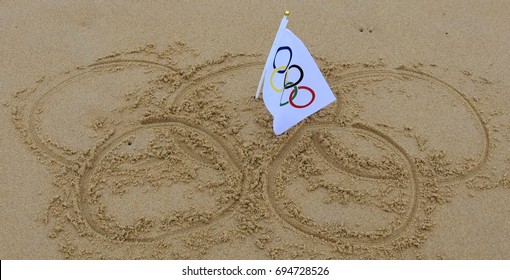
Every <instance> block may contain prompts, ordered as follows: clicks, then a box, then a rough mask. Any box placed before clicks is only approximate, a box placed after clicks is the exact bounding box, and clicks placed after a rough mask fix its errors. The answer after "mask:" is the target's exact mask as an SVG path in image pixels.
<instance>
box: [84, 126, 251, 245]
mask: <svg viewBox="0 0 510 280" xmlns="http://www.w3.org/2000/svg"><path fill="white" fill-rule="evenodd" d="M148 135H149V137H148ZM90 166H91V167H90V168H87V169H86V170H85V172H84V174H83V175H82V177H81V180H80V199H79V202H80V203H79V204H80V205H79V207H80V208H81V210H82V212H83V214H84V217H85V219H86V220H87V222H88V224H89V225H90V226H91V228H92V229H93V230H95V231H96V232H98V233H100V234H102V235H104V236H107V237H109V238H110V239H117V240H118V239H122V240H126V241H152V240H156V239H160V238H162V237H165V236H168V235H170V234H176V233H182V232H185V231H189V230H192V229H195V228H197V227H200V226H204V225H211V224H213V223H214V222H215V221H216V220H218V219H220V218H221V217H223V216H224V215H226V214H228V213H229V212H231V211H232V210H233V209H234V208H235V204H236V202H237V201H238V200H239V198H240V196H241V192H242V188H243V185H244V179H243V177H244V176H243V174H242V170H241V169H240V166H241V165H240V162H239V160H238V157H236V156H234V155H233V154H232V152H231V149H229V148H228V144H227V143H226V142H225V141H223V140H222V139H220V138H218V137H217V136H215V135H214V134H212V133H209V132H207V130H205V129H203V128H198V127H196V126H195V125H194V124H193V122H192V121H190V120H187V119H186V118H182V117H180V118H179V117H175V118H172V119H165V120H148V121H146V122H144V125H143V126H139V127H137V128H135V129H133V130H131V131H129V132H125V133H123V134H122V135H120V136H118V137H117V138H115V139H114V140H112V141H111V142H108V143H107V144H105V145H104V146H103V147H101V149H100V150H99V151H98V152H97V154H96V156H95V157H94V159H93V160H92V161H91V164H90ZM137 189H138V190H139V191H136V190H137ZM140 189H143V190H140ZM129 192H135V194H136V195H135V194H133V195H132V196H129V198H128V199H122V197H120V198H117V199H118V200H119V199H120V201H122V203H121V204H120V205H122V207H121V208H120V209H118V210H117V213H118V215H117V217H114V215H111V214H109V213H106V209H110V208H112V207H105V206H104V204H105V203H101V200H102V199H104V198H105V197H108V196H110V197H111V196H112V195H113V196H115V195H122V196H126V194H128V193H129ZM145 194H148V197H149V199H148V200H145V201H143V200H142V198H143V196H144V195H145ZM113 201H115V200H113ZM143 202H145V204H142V203H143ZM140 204H142V205H140ZM156 206H159V208H176V209H172V210H171V211H168V213H159V212H160V211H158V212H153V211H150V210H151V209H152V208H157V207H156ZM179 207H180V208H179ZM134 208H141V209H138V210H139V211H138V212H141V213H140V215H139V218H138V219H135V220H133V219H131V220H130V225H129V226H126V225H124V226H120V225H119V223H118V222H117V220H119V217H122V215H125V213H129V212H133V211H132V210H133V209H134ZM181 208H182V209H181ZM130 210H131V211H130ZM147 212H149V213H150V212H153V213H150V214H147ZM151 214H152V216H153V217H152V218H147V216H151ZM124 220H127V219H126V218H125V217H124ZM126 223H129V222H126ZM137 226H138V228H137Z"/></svg>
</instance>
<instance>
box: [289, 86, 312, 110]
mask: <svg viewBox="0 0 510 280" xmlns="http://www.w3.org/2000/svg"><path fill="white" fill-rule="evenodd" d="M298 89H306V90H308V91H309V92H310V93H311V94H312V100H310V102H308V103H306V104H305V105H296V104H294V101H292V95H294V89H293V90H292V92H291V93H290V95H289V103H290V105H291V106H292V107H294V108H298V109H303V108H306V107H308V106H310V104H312V103H313V101H314V100H315V92H314V91H313V90H312V89H311V88H309V87H307V86H299V87H298Z"/></svg>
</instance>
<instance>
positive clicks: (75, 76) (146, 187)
mask: <svg viewBox="0 0 510 280" xmlns="http://www.w3.org/2000/svg"><path fill="white" fill-rule="evenodd" d="M58 2H60V1H38V2H33V1H1V2H0V38H2V43H1V44H0V58H1V59H0V131H1V134H0V166H1V169H0V178H1V180H0V224H1V227H0V259H62V258H69V259H98V258H106V259H117V258H120V259H139V258H142V259H147V258H148V259H154V258H162V259H360V258H361V259H365V258H369V259H509V258H510V234H509V232H510V222H509V219H508V217H509V216H510V177H509V176H510V175H509V170H510V95H509V94H510V93H509V88H510V82H509V79H508V77H509V76H510V67H509V65H510V57H509V55H508V50H509V49H510V35H509V34H508V26H509V25H510V18H508V14H509V13H510V2H509V1H505V0H499V1H469V2H467V1H407V0H406V1H230V0H221V1H214V4H212V2H211V1H72V2H69V3H67V2H66V3H58ZM285 9H289V10H290V11H291V16H290V22H289V25H288V28H289V29H290V30H292V31H293V32H294V33H295V34H296V35H297V36H298V37H300V38H301V39H302V41H303V42H304V43H305V44H306V45H307V47H308V48H309V50H310V52H311V53H312V55H313V56H314V57H315V59H316V61H317V63H318V65H319V67H320V68H321V70H322V72H323V74H324V76H325V77H326V80H327V81H328V83H329V85H330V86H331V88H332V90H333V91H334V93H335V94H336V96H337V101H336V102H335V103H333V104H331V105H329V106H328V107H326V108H324V109H323V110H321V111H319V113H317V114H315V115H313V116H311V117H310V118H308V119H306V120H305V121H303V122H302V123H300V124H298V125H297V126H295V127H294V128H292V129H290V130H289V131H288V132H286V133H285V134H283V135H282V136H275V135H274V133H273V130H272V117H271V116H270V114H269V112H268V111H267V110H266V108H265V107H264V103H263V101H262V99H260V100H255V99H254V98H253V95H254V93H255V89H256V87H257V83H258V79H259V77H260V73H261V71H262V67H263V63H264V62H265V58H266V55H267V52H268V51H269V48H270V46H271V44H272V40H273V38H274V35H275V32H276V29H277V26H278V24H279V21H280V19H281V17H282V15H283V11H284V10H285Z"/></svg>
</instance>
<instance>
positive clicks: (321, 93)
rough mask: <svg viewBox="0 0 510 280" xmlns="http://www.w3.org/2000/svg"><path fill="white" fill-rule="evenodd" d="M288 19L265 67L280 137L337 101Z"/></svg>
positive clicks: (266, 89)
mask: <svg viewBox="0 0 510 280" xmlns="http://www.w3.org/2000/svg"><path fill="white" fill-rule="evenodd" d="M286 24H287V18H286V17H284V19H283V20H282V23H281V25H280V29H279V30H278V33H277V35H276V38H275V42H274V43H273V47H272V48H271V51H270V52H269V57H268V59H267V61H266V65H265V70H264V71H265V74H264V78H263V79H264V89H263V98H264V103H265V104H266V107H267V109H268V110H269V112H270V113H271V115H273V118H274V121H273V129H274V132H275V133H276V134H277V135H280V134H282V133H284V132H285V131H286V130H287V129H289V128H291V127H292V126H294V125H296V124H297V123H299V122H300V121H302V120H303V119H305V118H306V117H308V116H310V115H312V114H314V113H315V112H317V111H319V110H320V109H322V108H324V107H325V106H327V105H328V104H330V103H331V102H333V101H335V100H336V98H335V95H334V94H333V92H332V91H331V88H330V87H329V85H328V83H327V82H326V79H324V76H323V75H322V73H321V72H320V70H319V67H318V66H317V64H316V63H315V61H314V60H313V58H312V56H311V55H310V52H308V50H307V49H306V47H305V45H304V44H303V42H301V40H299V38H298V37H296V35H294V34H293V33H292V32H291V31H290V30H288V29H287V28H286Z"/></svg>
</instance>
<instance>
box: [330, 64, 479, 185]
mask: <svg viewBox="0 0 510 280" xmlns="http://www.w3.org/2000/svg"><path fill="white" fill-rule="evenodd" d="M330 84H331V86H332V87H333V88H335V87H339V86H340V87H347V88H348V90H346V91H345V92H343V93H342V94H340V95H339V100H338V102H337V104H336V107H337V109H336V110H337V112H338V113H339V114H347V115H348V114H352V112H349V110H351V109H352V108H353V105H357V106H359V108H360V109H359V111H357V112H356V114H357V116H356V120H357V121H361V122H364V123H369V124H371V125H377V126H379V127H380V128H381V130H383V131H384V133H386V134H387V135H388V136H390V137H391V138H392V139H393V140H394V141H396V142H398V143H399V145H401V146H402V147H403V148H404V149H405V150H406V152H408V153H409V154H410V155H411V156H412V157H416V158H423V157H426V156H427V155H429V154H435V156H434V157H435V158H434V159H433V161H434V160H435V161H436V162H435V165H436V169H435V170H434V172H435V173H436V175H437V176H438V180H439V182H441V183H451V182H454V181H457V180H464V179H467V178H469V177H472V176H473V175H475V174H476V173H477V172H478V171H479V170H480V168H481V167H482V166H484V164H485V162H486V161H487V157H488V153H489V134H488V128H487V126H486V125H485V124H484V122H483V121H482V118H481V116H480V114H479V113H478V111H477V110H476V109H475V107H474V106H473V105H472V104H471V102H470V101H469V100H468V99H467V98H466V97H465V96H464V94H462V93H461V92H460V91H458V90H457V89H456V88H455V87H453V86H452V85H450V84H448V83H447V82H445V81H442V80H441V79H439V78H436V77H434V76H431V75H428V74H425V73H422V72H416V71H413V70H407V69H396V70H383V69H379V70H366V71H357V72H352V73H348V74H345V75H342V76H340V77H337V78H335V79H333V81H331V83H330ZM410 112H411V113H410ZM445 120H447V121H446V122H445Z"/></svg>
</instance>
